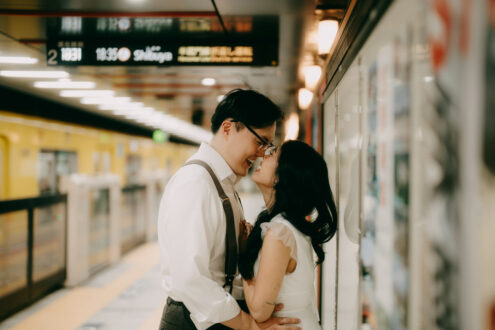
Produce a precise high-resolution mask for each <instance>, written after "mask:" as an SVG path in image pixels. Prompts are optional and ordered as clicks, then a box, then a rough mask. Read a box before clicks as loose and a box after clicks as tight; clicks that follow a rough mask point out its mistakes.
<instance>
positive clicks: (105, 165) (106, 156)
mask: <svg viewBox="0 0 495 330" xmlns="http://www.w3.org/2000/svg"><path fill="white" fill-rule="evenodd" d="M101 161H102V169H103V173H110V165H111V160H110V153H109V152H108V151H105V152H104V153H103V155H102V159H101Z"/></svg>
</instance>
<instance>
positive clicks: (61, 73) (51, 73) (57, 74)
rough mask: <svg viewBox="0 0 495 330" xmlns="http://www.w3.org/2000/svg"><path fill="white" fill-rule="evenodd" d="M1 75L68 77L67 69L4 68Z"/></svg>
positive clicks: (12, 76)
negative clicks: (20, 69) (30, 69)
mask: <svg viewBox="0 0 495 330" xmlns="http://www.w3.org/2000/svg"><path fill="white" fill-rule="evenodd" d="M0 76H4V77H11V78H68V77H69V74H68V73H67V72H65V71H12V70H2V71H0Z"/></svg>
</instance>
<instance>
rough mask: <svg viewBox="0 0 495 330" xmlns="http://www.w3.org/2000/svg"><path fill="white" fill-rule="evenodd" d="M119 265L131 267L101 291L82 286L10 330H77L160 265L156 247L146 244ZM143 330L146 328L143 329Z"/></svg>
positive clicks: (152, 319) (152, 322)
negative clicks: (124, 264) (123, 264)
mask: <svg viewBox="0 0 495 330" xmlns="http://www.w3.org/2000/svg"><path fill="white" fill-rule="evenodd" d="M121 262H123V263H126V264H130V267H128V269H127V270H126V271H124V272H123V274H121V275H120V276H119V277H118V278H117V279H115V280H114V281H112V282H111V283H109V284H108V285H106V286H104V287H101V288H95V287H84V286H82V287H78V288H74V289H72V290H71V291H70V292H69V293H67V294H65V295H63V296H62V297H60V299H57V300H55V301H54V302H52V303H51V304H49V305H47V306H45V307H44V308H43V309H42V310H40V311H37V312H36V313H34V314H32V315H30V316H29V317H27V318H26V319H24V320H22V322H20V323H19V324H17V325H15V326H14V327H12V328H11V330H27V329H29V330H31V329H36V330H58V329H60V330H70V329H77V328H78V327H80V326H81V325H82V324H83V323H84V322H85V321H86V320H87V319H89V318H90V317H91V316H92V315H93V314H95V313H97V312H98V311H99V310H101V309H102V308H103V307H104V306H105V305H106V304H108V303H109V302H110V301H112V300H113V299H114V298H115V297H116V296H117V295H119V294H120V293H121V292H122V291H124V290H125V289H126V288H127V287H128V286H129V285H131V284H132V283H134V282H135V281H136V280H137V279H139V278H140V277H142V276H143V275H144V274H146V273H147V272H149V271H150V270H151V268H153V267H154V266H156V265H157V264H158V263H159V249H158V247H157V243H156V242H153V243H148V244H145V245H142V246H140V247H138V248H136V249H135V250H133V251H132V252H130V253H129V254H127V255H126V256H124V257H123V258H122V260H121ZM161 308H163V306H161ZM161 308H160V312H158V310H159V309H158V308H157V309H156V310H155V311H154V312H153V313H152V314H153V315H152V316H150V318H149V319H148V320H147V321H146V322H145V324H143V327H142V329H150V326H154V325H155V324H157V320H156V316H155V314H157V315H161ZM158 322H159V316H158ZM144 326H147V327H146V328H144ZM155 329H156V328H155Z"/></svg>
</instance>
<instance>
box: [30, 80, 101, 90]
mask: <svg viewBox="0 0 495 330" xmlns="http://www.w3.org/2000/svg"><path fill="white" fill-rule="evenodd" d="M95 86H96V84H95V83H94V82H92V81H36V82H35V83H34V87H36V88H53V89H67V88H69V89H85V88H87V89H90V88H95Z"/></svg>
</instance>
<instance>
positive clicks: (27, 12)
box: [0, 0, 348, 129]
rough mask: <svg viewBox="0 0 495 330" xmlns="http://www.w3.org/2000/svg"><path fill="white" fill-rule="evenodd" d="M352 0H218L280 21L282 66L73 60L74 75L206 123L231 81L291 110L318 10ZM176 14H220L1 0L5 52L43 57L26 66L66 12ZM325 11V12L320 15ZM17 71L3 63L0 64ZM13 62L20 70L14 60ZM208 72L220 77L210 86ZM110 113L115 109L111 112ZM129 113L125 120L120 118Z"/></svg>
mask: <svg viewBox="0 0 495 330" xmlns="http://www.w3.org/2000/svg"><path fill="white" fill-rule="evenodd" d="M347 2H348V1H347V0H318V1H316V2H315V1H312V0H270V1H266V0H249V1H246V0H216V1H215V4H216V6H217V8H218V12H219V14H220V15H221V16H222V17H228V16H244V17H256V16H259V15H264V16H267V15H269V16H270V15H271V16H274V17H278V21H279V48H278V63H277V65H276V66H258V67H256V66H102V65H98V66H95V65H85V66H67V67H65V66H64V67H53V68H52V67H50V68H48V69H63V70H64V71H67V72H69V73H70V75H71V79H72V80H74V81H75V80H84V81H86V80H92V81H95V82H96V84H97V88H98V89H104V90H108V89H111V90H114V91H115V92H116V94H117V95H118V96H129V97H131V98H132V100H133V101H136V102H142V103H144V104H145V105H146V106H148V107H153V108H154V109H156V110H158V111H162V112H164V113H167V114H170V115H173V116H175V117H177V118H179V119H182V120H184V121H187V122H191V120H192V118H193V113H195V112H197V110H198V109H199V110H202V111H203V113H204V116H203V117H204V119H203V122H202V123H203V125H202V126H203V127H204V128H205V129H209V123H208V119H209V118H210V116H211V114H212V112H213V111H214V109H215V106H216V104H217V103H218V97H219V96H220V95H223V94H225V93H226V92H228V91H229V90H231V89H233V88H252V89H256V90H258V91H260V92H262V93H264V94H266V95H267V96H269V97H270V98H272V99H273V100H274V101H275V102H276V103H277V104H279V105H280V106H281V108H282V109H283V110H284V111H286V112H290V111H294V107H296V98H295V95H296V92H297V89H298V88H299V87H301V85H302V77H301V76H300V73H299V72H298V66H299V64H300V63H301V60H302V56H303V51H304V49H303V48H304V47H305V45H307V38H308V31H309V30H310V29H311V27H312V24H313V25H314V20H315V9H317V10H324V11H326V13H327V14H328V15H334V16H339V15H340V17H341V16H342V13H343V11H344V10H345V8H346V6H347ZM78 16H80V17H93V18H99V17H103V18H105V17H120V18H123V17H132V18H136V17H146V18H159V17H175V18H186V19H187V18H194V17H195V16H200V17H203V18H207V19H208V18H209V19H212V20H215V19H217V18H216V17H217V15H216V12H215V10H214V6H213V3H212V1H209V0H201V1H199V0H167V1H164V0H106V1H101V0H98V1H93V0H92V1H88V0H85V1H82V0H60V1H54V0H38V1H36V0H0V56H1V55H2V54H16V55H23V56H32V57H36V58H38V59H39V62H38V63H37V64H35V65H34V66H30V67H29V68H27V67H25V66H24V67H22V69H29V70H35V69H47V65H46V63H47V58H46V47H47V21H48V20H50V19H52V20H53V19H54V18H55V19H57V17H58V18H60V17H78ZM320 16H321V15H320ZM7 69H9V70H13V69H12V67H7V66H5V65H2V64H0V70H7ZM15 69H21V68H19V67H16V68H15ZM203 78H214V79H215V80H216V83H215V84H214V85H213V86H204V85H203V84H202V83H201V81H202V79H203ZM0 84H2V85H5V86H8V87H11V88H16V89H21V90H23V91H26V92H28V93H31V94H34V95H38V96H42V97H44V98H48V99H50V100H53V101H55V102H58V103H65V104H68V105H70V106H74V107H78V108H82V109H84V110H86V111H90V112H101V110H99V109H98V108H97V107H95V106H91V105H84V104H81V103H80V102H79V100H78V99H74V98H62V97H60V96H59V94H58V93H59V91H58V90H45V89H43V90H42V89H38V88H34V87H33V85H32V84H33V81H32V80H26V79H10V78H4V77H0ZM105 115H108V116H115V115H112V114H111V113H109V112H105ZM122 120H126V119H122Z"/></svg>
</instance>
